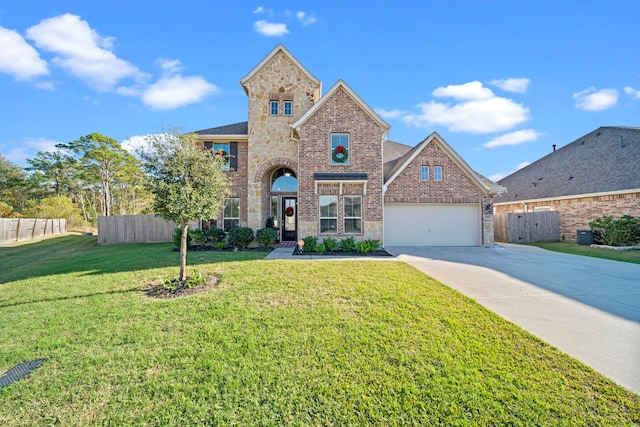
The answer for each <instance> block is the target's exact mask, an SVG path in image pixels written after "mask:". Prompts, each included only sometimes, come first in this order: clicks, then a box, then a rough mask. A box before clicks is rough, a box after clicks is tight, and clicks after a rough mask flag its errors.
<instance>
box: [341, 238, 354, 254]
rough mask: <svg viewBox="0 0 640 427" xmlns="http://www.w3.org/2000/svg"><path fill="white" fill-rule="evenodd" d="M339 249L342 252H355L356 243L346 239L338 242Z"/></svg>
mask: <svg viewBox="0 0 640 427" xmlns="http://www.w3.org/2000/svg"><path fill="white" fill-rule="evenodd" d="M340 247H341V248H342V251H343V252H355V250H356V241H355V239H354V238H353V237H347V238H346V239H344V240H343V241H342V242H340Z"/></svg>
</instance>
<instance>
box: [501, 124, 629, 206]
mask: <svg viewBox="0 0 640 427" xmlns="http://www.w3.org/2000/svg"><path fill="white" fill-rule="evenodd" d="M498 183H499V184H500V185H503V186H505V187H507V193H503V194H502V195H501V196H499V197H496V199H495V200H494V201H495V202H496V203H502V202H513V201H521V200H535V199H546V198H555V197H563V196H573V195H579V194H591V193H605V192H609V191H620V190H629V189H636V188H640V127H622V126H603V127H600V128H598V129H596V130H594V131H593V132H591V133H589V134H587V135H585V136H582V137H580V138H578V139H576V140H575V141H573V142H571V143H569V144H567V145H565V146H564V147H561V148H559V149H557V150H556V151H554V152H552V153H551V154H548V155H547V156H545V157H543V158H541V159H540V160H538V161H536V162H534V163H531V164H530V165H528V166H526V167H524V168H522V169H520V170H519V171H517V172H514V173H512V174H511V175H509V176H507V177H505V178H503V179H502V180H500V181H498Z"/></svg>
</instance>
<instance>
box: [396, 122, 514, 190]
mask: <svg viewBox="0 0 640 427" xmlns="http://www.w3.org/2000/svg"><path fill="white" fill-rule="evenodd" d="M429 144H438V146H439V147H440V148H441V149H442V151H444V152H445V154H446V155H447V156H448V157H449V158H450V159H451V160H452V161H453V162H454V163H455V164H456V165H458V167H459V168H460V169H461V170H462V171H463V172H464V173H466V174H467V176H469V178H471V180H472V181H474V182H475V183H476V184H477V185H478V187H480V188H481V189H483V190H484V191H485V192H487V193H491V194H499V193H502V192H504V191H506V188H504V187H503V186H501V185H498V184H496V183H495V182H493V181H491V180H490V179H488V178H486V177H484V176H482V175H480V174H479V173H478V172H476V171H474V170H473V169H471V167H470V166H469V165H468V164H467V162H465V161H464V160H463V159H462V157H460V155H459V154H458V153H456V152H455V150H454V149H453V148H451V146H450V145H449V144H447V143H446V142H445V140H444V139H442V137H441V136H440V135H438V133H437V132H432V133H431V135H429V136H428V137H426V138H425V139H424V140H423V141H422V142H421V143H419V144H418V145H416V146H415V147H413V148H411V149H410V150H409V151H407V152H406V153H405V154H404V155H403V156H402V157H400V159H398V160H397V162H396V163H395V164H394V165H393V167H391V168H389V169H388V170H385V171H384V190H385V191H386V189H387V187H388V186H389V184H391V183H392V182H393V180H394V179H396V177H397V176H398V175H400V173H402V171H403V170H404V168H406V167H407V165H408V164H410V163H411V162H412V161H413V159H415V158H416V156H418V154H420V152H421V151H422V150H424V148H425V147H426V146H427V145H429Z"/></svg>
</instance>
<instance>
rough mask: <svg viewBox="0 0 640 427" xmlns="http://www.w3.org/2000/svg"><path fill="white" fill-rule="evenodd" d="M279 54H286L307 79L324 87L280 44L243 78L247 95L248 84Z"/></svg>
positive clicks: (241, 80) (242, 82) (242, 81)
mask: <svg viewBox="0 0 640 427" xmlns="http://www.w3.org/2000/svg"><path fill="white" fill-rule="evenodd" d="M278 52H282V53H284V55H285V56H286V57H287V58H289V60H291V62H293V63H294V64H295V65H296V66H297V67H298V68H299V69H300V71H302V72H303V73H304V74H305V75H306V76H307V78H309V80H311V81H312V82H313V83H315V84H316V85H318V87H319V88H320V87H321V86H322V82H321V81H320V80H318V79H317V78H316V77H315V76H314V75H313V74H311V73H310V72H309V70H307V69H306V68H304V66H303V65H302V64H301V63H300V61H298V60H297V59H296V58H295V57H294V56H293V55H292V54H291V52H289V51H288V50H287V48H286V47H284V46H283V45H282V44H279V45H278V46H276V47H275V48H274V49H273V50H272V51H271V52H269V54H268V55H267V56H265V57H264V59H263V60H262V61H260V62H259V63H258V65H256V66H255V67H253V69H252V70H251V71H249V74H247V75H246V76H244V77H243V78H241V79H240V84H241V85H242V87H243V88H244V91H245V92H246V93H247V94H248V93H249V92H248V89H247V82H248V81H249V80H251V79H252V78H253V76H255V75H256V74H257V73H258V71H260V69H261V68H262V67H264V66H265V64H267V63H268V62H269V61H271V59H272V58H273V57H274V56H276V55H277V54H278Z"/></svg>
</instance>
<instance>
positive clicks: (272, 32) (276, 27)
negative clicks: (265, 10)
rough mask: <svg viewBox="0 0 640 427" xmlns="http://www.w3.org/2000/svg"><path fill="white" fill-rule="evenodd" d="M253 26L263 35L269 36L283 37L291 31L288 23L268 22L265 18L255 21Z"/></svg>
mask: <svg viewBox="0 0 640 427" xmlns="http://www.w3.org/2000/svg"><path fill="white" fill-rule="evenodd" d="M253 28H254V29H255V30H256V31H257V32H259V33H260V34H262V35H263V36H267V37H282V36H284V35H285V34H288V33H289V30H288V29H287V24H283V23H276V22H267V21H265V20H260V21H256V22H254V23H253Z"/></svg>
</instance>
